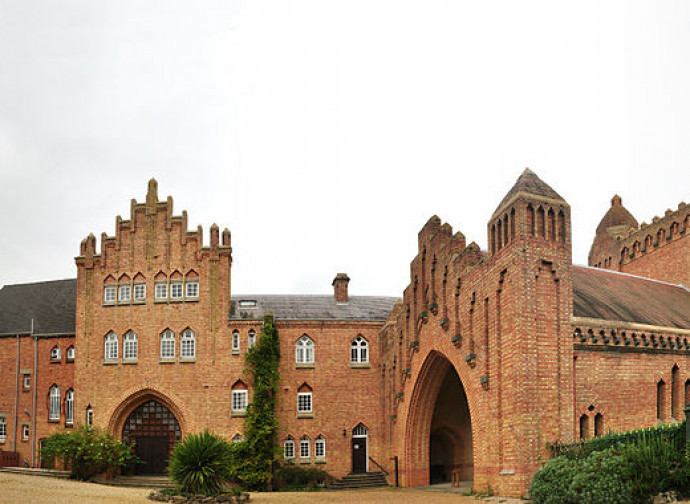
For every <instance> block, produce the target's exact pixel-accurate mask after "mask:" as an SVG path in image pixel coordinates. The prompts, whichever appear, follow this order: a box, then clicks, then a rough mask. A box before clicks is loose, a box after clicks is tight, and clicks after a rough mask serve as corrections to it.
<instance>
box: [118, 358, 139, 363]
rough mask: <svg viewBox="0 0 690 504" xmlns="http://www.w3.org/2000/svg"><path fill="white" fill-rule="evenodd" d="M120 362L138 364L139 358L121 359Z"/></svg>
mask: <svg viewBox="0 0 690 504" xmlns="http://www.w3.org/2000/svg"><path fill="white" fill-rule="evenodd" d="M122 364H139V359H123V360H122Z"/></svg>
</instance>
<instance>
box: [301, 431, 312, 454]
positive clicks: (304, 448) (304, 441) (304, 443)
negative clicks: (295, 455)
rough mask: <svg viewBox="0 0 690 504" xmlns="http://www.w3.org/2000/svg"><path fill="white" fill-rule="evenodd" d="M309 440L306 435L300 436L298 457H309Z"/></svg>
mask: <svg viewBox="0 0 690 504" xmlns="http://www.w3.org/2000/svg"><path fill="white" fill-rule="evenodd" d="M310 444H311V443H310V442H309V437H308V436H302V438H301V439H300V440H299V457H300V458H309V452H310V451H311V450H310V448H311V447H310Z"/></svg>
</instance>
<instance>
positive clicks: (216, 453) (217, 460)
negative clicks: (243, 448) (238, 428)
mask: <svg viewBox="0 0 690 504" xmlns="http://www.w3.org/2000/svg"><path fill="white" fill-rule="evenodd" d="M232 462H233V459H232V448H231V445H230V443H228V442H227V441H225V440H224V439H223V438H220V437H218V436H215V435H213V434H211V433H210V432H208V431H204V432H203V433H201V434H189V435H188V436H186V437H185V438H184V439H183V440H182V441H181V442H180V443H178V444H177V446H176V447H175V450H174V451H173V452H172V455H171V456H170V463H169V465H168V473H169V474H170V479H172V480H173V482H174V483H175V484H176V485H177V487H178V488H179V489H180V491H181V492H184V493H192V494H204V495H207V496H214V495H218V494H220V492H221V491H222V489H223V483H224V482H226V481H229V480H230V479H231V464H232Z"/></svg>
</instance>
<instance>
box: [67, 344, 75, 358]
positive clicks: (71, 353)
mask: <svg viewBox="0 0 690 504" xmlns="http://www.w3.org/2000/svg"><path fill="white" fill-rule="evenodd" d="M74 354H75V352H74V345H71V346H70V347H69V348H67V352H66V353H65V359H67V361H73V360H74Z"/></svg>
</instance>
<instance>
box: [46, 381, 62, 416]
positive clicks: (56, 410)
mask: <svg viewBox="0 0 690 504" xmlns="http://www.w3.org/2000/svg"><path fill="white" fill-rule="evenodd" d="M48 419H49V420H60V387H58V386H57V385H53V386H52V387H50V407H49V411H48Z"/></svg>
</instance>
